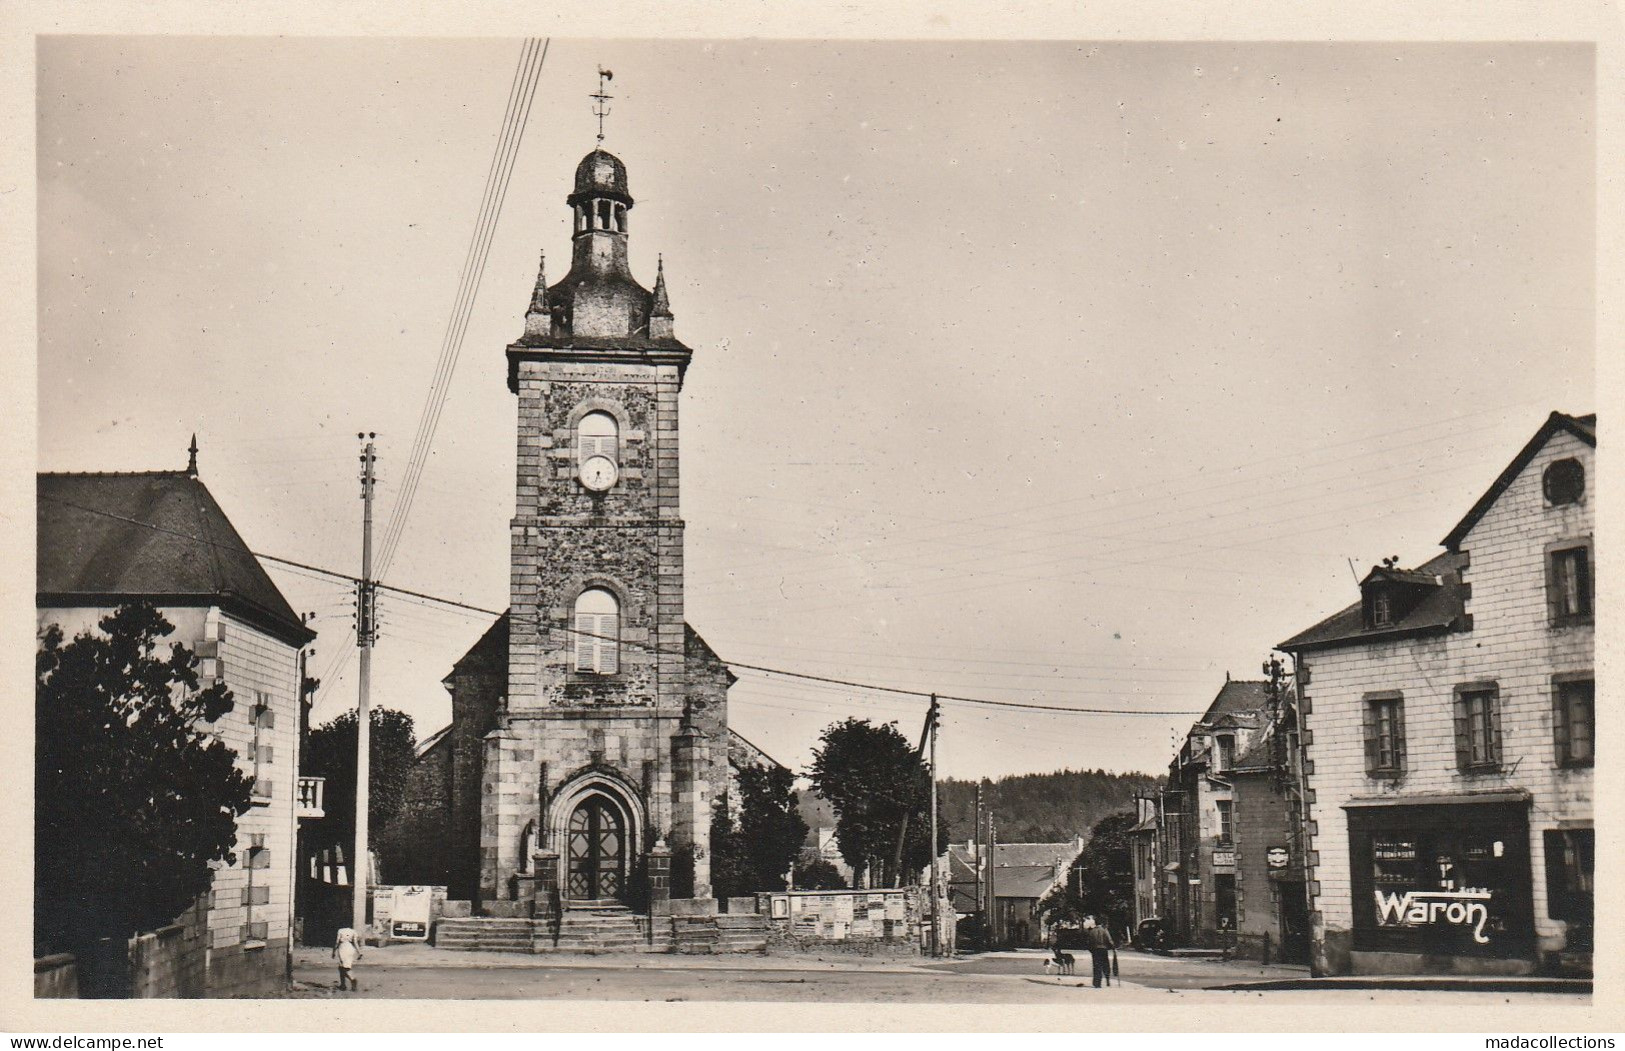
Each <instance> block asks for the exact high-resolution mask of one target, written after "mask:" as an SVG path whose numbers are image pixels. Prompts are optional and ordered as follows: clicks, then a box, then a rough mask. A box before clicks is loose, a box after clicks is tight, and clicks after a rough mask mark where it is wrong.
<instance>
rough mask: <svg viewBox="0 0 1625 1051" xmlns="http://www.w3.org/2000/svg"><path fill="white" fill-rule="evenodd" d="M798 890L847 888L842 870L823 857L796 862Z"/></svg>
mask: <svg viewBox="0 0 1625 1051" xmlns="http://www.w3.org/2000/svg"><path fill="white" fill-rule="evenodd" d="M796 889H797V890H846V889H847V888H846V880H844V879H842V878H841V870H840V869H838V868H836V867H835V866H834V865H832V864H830V863H829V862H828V861H825V860H824V859H823V858H811V859H805V860H802V861H800V862H798V863H797V864H796Z"/></svg>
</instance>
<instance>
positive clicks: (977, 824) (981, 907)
mask: <svg viewBox="0 0 1625 1051" xmlns="http://www.w3.org/2000/svg"><path fill="white" fill-rule="evenodd" d="M970 828H971V838H972V839H973V840H974V846H975V847H976V852H975V854H974V855H973V859H974V860H975V862H976V911H977V912H978V913H980V914H981V916H982V920H983V923H982V926H983V927H984V928H985V927H986V926H987V923H986V920H987V913H986V911H985V910H986V908H987V905H986V903H985V902H984V900H983V897H982V860H983V857H984V855H983V854H982V782H980V781H978V782H976V814H975V816H974V817H973V818H972V820H971V824H970Z"/></svg>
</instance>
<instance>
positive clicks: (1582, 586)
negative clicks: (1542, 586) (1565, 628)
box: [1546, 545, 1591, 624]
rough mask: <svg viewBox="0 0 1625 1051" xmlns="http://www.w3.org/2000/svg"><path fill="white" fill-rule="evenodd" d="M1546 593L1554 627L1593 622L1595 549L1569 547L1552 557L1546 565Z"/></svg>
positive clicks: (1556, 552) (1586, 546)
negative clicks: (1592, 568)
mask: <svg viewBox="0 0 1625 1051" xmlns="http://www.w3.org/2000/svg"><path fill="white" fill-rule="evenodd" d="M1546 593H1547V599H1548V601H1549V603H1550V605H1551V612H1552V623H1554V624H1574V623H1586V622H1588V621H1590V620H1591V548H1590V547H1589V546H1588V545H1577V546H1573V547H1565V548H1561V549H1558V550H1555V551H1552V552H1551V553H1550V555H1549V556H1548V560H1547V563H1546Z"/></svg>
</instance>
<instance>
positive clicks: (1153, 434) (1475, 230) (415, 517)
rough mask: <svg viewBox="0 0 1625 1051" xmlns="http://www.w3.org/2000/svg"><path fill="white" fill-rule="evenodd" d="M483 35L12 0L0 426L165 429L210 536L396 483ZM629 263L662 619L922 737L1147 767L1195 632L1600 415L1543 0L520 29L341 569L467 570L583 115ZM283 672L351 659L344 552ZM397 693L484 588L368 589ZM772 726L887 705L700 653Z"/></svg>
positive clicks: (65, 453)
mask: <svg viewBox="0 0 1625 1051" xmlns="http://www.w3.org/2000/svg"><path fill="white" fill-rule="evenodd" d="M519 53H520V41H518V40H432V39H409V40H408V39H401V40H387V39H365V40H361V39H344V38H325V39H298V38H275V39H272V38H230V39H228V38H211V39H203V38H173V37H171V38H162V37H141V38H133V37H132V38H119V37H43V38H41V39H40V44H39V49H38V60H39V65H38V104H39V125H38V155H37V156H38V187H39V213H38V243H39V259H38V267H39V269H38V279H39V286H38V287H39V302H38V315H39V316H38V321H39V334H40V336H39V348H38V362H37V365H38V371H37V374H38V419H39V435H38V438H39V444H38V460H39V467H40V469H42V470H151V469H164V468H180V467H182V466H184V464H185V462H186V460H185V457H186V445H187V442H188V440H189V438H190V437H191V435H192V433H193V432H194V431H195V432H196V433H197V435H198V441H199V445H200V446H201V454H200V457H199V460H200V466H201V474H202V477H203V479H204V481H205V482H206V483H207V484H208V485H209V487H210V489H211V491H212V492H213V493H214V494H215V496H216V498H217V499H218V500H219V501H220V502H221V504H222V505H223V507H224V508H225V510H226V512H227V513H228V514H229V515H230V517H231V518H232V520H233V522H234V523H235V524H236V526H237V528H238V530H239V531H240V532H241V533H242V534H243V536H244V537H245V538H246V540H247V541H248V543H249V544H250V545H251V546H252V547H253V549H254V550H256V551H259V552H263V553H268V554H274V555H279V556H282V557H285V558H290V559H294V560H298V561H301V562H307V563H310V564H313V565H318V566H325V567H331V568H334V569H337V570H341V571H345V572H352V573H353V572H357V571H358V567H359V561H360V537H361V505H360V501H359V499H358V495H359V485H358V482H357V478H356V475H357V470H358V467H359V465H358V463H357V459H356V456H357V451H358V450H357V445H356V438H355V436H356V433H357V432H359V431H369V432H376V433H377V434H378V435H379V438H378V445H379V470H380V474H381V479H382V480H381V484H380V492H379V519H380V523H381V524H382V523H384V522H387V521H388V519H389V517H390V515H391V513H392V508H393V507H394V501H395V499H396V497H397V496H398V494H399V492H400V480H401V474H402V472H403V470H404V468H405V464H406V460H407V457H408V454H409V451H410V447H411V443H412V437H413V435H414V433H415V432H416V429H417V423H418V418H419V415H420V413H421V411H422V409H423V405H424V401H425V398H426V396H427V394H428V390H429V385H430V380H431V378H432V376H433V373H434V369H435V362H436V359H437V356H438V354H439V350H440V346H441V341H442V336H443V334H444V332H445V328H446V325H447V321H448V318H449V317H450V316H451V313H452V306H453V300H454V296H455V293H456V290H457V287H458V283H459V278H460V275H461V272H462V268H463V264H464V259H465V253H466V250H467V245H468V241H469V237H470V235H471V233H472V232H473V230H474V227H475V219H476V216H477V213H478V210H479V206H480V199H481V194H482V191H483V188H484V184H485V178H486V173H487V170H488V168H489V166H490V163H491V158H492V154H493V150H494V148H495V146H496V143H497V139H498V135H499V133H500V129H501V125H502V119H503V113H504V106H505V103H506V100H507V96H508V92H509V88H510V84H511V81H512V78H513V72H514V68H515V65H516V63H517V60H518V57H519ZM598 65H603V66H605V67H608V68H609V69H612V70H613V71H614V73H615V79H614V81H613V83H612V85H611V91H612V93H613V94H614V95H615V96H616V98H615V99H614V101H613V102H612V103H611V106H612V112H611V114H610V116H609V118H608V120H607V122H606V127H607V135H606V140H605V143H604V145H605V147H606V148H608V149H610V150H611V151H613V152H615V153H616V154H617V156H619V157H620V158H621V159H622V160H623V161H625V163H626V165H627V167H628V171H629V179H630V184H631V191H632V194H633V196H634V197H635V198H636V202H637V203H636V206H635V208H634V211H633V213H632V216H631V220H632V221H631V237H630V250H631V260H632V266H633V270H634V272H635V273H636V274H637V275H638V276H639V277H640V278H641V279H642V280H643V283H644V284H645V285H651V284H652V283H653V277H654V269H655V260H656V256H657V254H658V255H659V256H661V257H662V258H663V259H664V263H665V271H666V278H667V283H668V286H669V289H670V297H671V303H672V309H673V312H674V314H675V315H676V330H677V335H678V337H679V338H681V339H682V340H684V341H685V342H686V343H687V344H688V345H689V346H691V347H693V348H694V363H693V365H692V367H691V368H690V370H689V372H688V377H687V381H686V386H685V389H684V393H683V400H682V410H681V411H682V421H681V426H682V450H683V463H682V472H683V475H682V510H683V516H684V519H685V520H686V522H687V548H686V557H687V579H686V583H687V588H686V604H687V617H688V620H689V622H690V623H691V624H692V625H693V626H694V627H695V628H696V629H698V630H699V631H700V632H701V633H702V634H703V635H704V636H705V637H706V639H707V640H708V641H709V642H710V644H711V645H712V647H713V648H715V649H716V650H717V651H718V652H719V653H720V654H722V655H723V656H724V657H725V658H727V659H731V660H733V661H738V662H743V663H749V664H758V665H764V666H770V667H775V668H783V669H788V670H793V671H800V672H806V673H810V674H814V675H823V676H828V677H832V678H841V679H849V680H858V681H863V682H868V683H875V684H880V685H886V686H893V687H899V688H904V689H914V690H921V691H932V690H935V691H938V692H942V693H948V694H956V695H964V696H970V697H980V698H987V699H992V700H1005V701H1024V702H1029V703H1036V704H1044V705H1054V706H1059V707H1065V708H1107V709H1115V710H1129V711H1133V712H1147V713H1172V714H1161V715H1158V714H1150V715H1094V714H1084V713H1045V712H1037V711H1023V710H1014V709H1005V710H1000V709H995V708H990V707H985V706H975V705H968V704H963V703H958V702H951V703H948V704H947V705H946V706H945V713H944V721H943V727H942V734H941V738H940V756H941V760H942V769H943V772H944V773H945V774H946V775H949V776H956V777H978V776H997V775H1000V774H1006V773H1014V772H1025V771H1043V770H1050V769H1057V768H1063V767H1072V768H1095V767H1100V768H1105V769H1110V770H1122V771H1129V770H1144V771H1157V770H1160V769H1163V768H1165V767H1166V764H1167V762H1168V759H1169V758H1170V756H1171V754H1172V741H1173V739H1174V736H1175V734H1176V733H1182V732H1183V730H1184V729H1185V728H1186V727H1187V726H1188V725H1189V723H1190V722H1191V719H1192V713H1195V712H1199V711H1200V710H1201V709H1202V708H1203V707H1205V705H1206V704H1207V703H1208V701H1210V700H1211V698H1212V697H1213V695H1214V694H1215V693H1216V692H1217V690H1218V689H1219V688H1220V686H1222V684H1223V682H1224V679H1225V676H1226V674H1227V673H1230V674H1233V675H1235V676H1236V677H1238V678H1248V677H1257V676H1258V672H1259V665H1260V663H1261V661H1262V660H1263V659H1264V658H1265V657H1266V656H1267V655H1268V653H1269V651H1270V648H1271V647H1272V646H1273V645H1274V644H1275V643H1278V642H1280V641H1281V640H1283V639H1285V638H1286V637H1288V636H1289V635H1291V634H1293V633H1295V632H1297V631H1298V630H1301V629H1302V628H1304V627H1307V626H1308V625H1310V624H1312V623H1314V622H1315V621H1317V620H1319V619H1321V618H1322V617H1324V616H1326V615H1328V614H1330V613H1332V612H1335V611H1336V610H1337V609H1339V608H1341V607H1342V606H1344V605H1346V604H1347V603H1349V602H1350V601H1352V600H1353V599H1354V598H1355V597H1356V592H1355V589H1354V577H1353V576H1351V569H1352V572H1353V573H1354V574H1356V575H1362V574H1363V573H1364V571H1365V569H1366V568H1368V567H1369V566H1370V565H1371V564H1373V563H1376V562H1377V561H1379V560H1380V559H1382V558H1384V557H1387V556H1390V555H1397V556H1398V557H1399V558H1400V560H1401V562H1403V563H1405V564H1407V565H1409V564H1415V563H1418V562H1421V561H1423V560H1425V559H1427V558H1429V557H1431V556H1432V555H1433V554H1435V553H1436V552H1437V550H1438V542H1439V539H1440V538H1441V537H1443V536H1444V535H1445V533H1446V532H1448V531H1449V529H1450V528H1451V526H1453V525H1454V524H1455V522H1456V521H1457V520H1458V519H1459V518H1460V517H1461V516H1462V515H1463V514H1465V513H1466V511H1467V509H1468V507H1469V506H1470V505H1471V503H1472V502H1473V500H1474V499H1476V498H1477V496H1478V495H1479V494H1480V493H1482V492H1483V491H1484V490H1485V489H1486V488H1487V487H1488V485H1489V483H1490V481H1491V480H1492V479H1493V478H1494V476H1495V475H1496V474H1497V473H1498V472H1499V470H1500V469H1501V468H1502V467H1503V466H1504V465H1505V464H1506V462H1507V461H1509V460H1510V459H1511V458H1512V456H1513V455H1514V454H1515V453H1516V451H1517V450H1518V448H1519V447H1520V446H1521V445H1522V443H1523V442H1524V441H1525V440H1527V438H1528V437H1529V436H1530V435H1531V434H1533V432H1534V431H1535V429H1536V428H1537V427H1538V426H1539V424H1540V422H1541V421H1542V420H1543V419H1544V418H1545V416H1546V414H1547V413H1548V412H1550V411H1552V410H1554V409H1556V410H1560V411H1565V412H1573V413H1583V412H1589V411H1592V410H1594V408H1595V404H1594V402H1595V393H1594V382H1595V381H1594V374H1593V360H1594V358H1593V355H1594V349H1595V336H1594V325H1595V320H1596V319H1595V307H1594V301H1595V296H1596V278H1595V254H1596V248H1597V245H1596V238H1595V233H1594V230H1595V223H1596V212H1595V193H1596V183H1595V175H1594V169H1595V163H1596V155H1595V145H1594V133H1595V127H1594V123H1595V122H1594V110H1595V104H1596V98H1595V92H1594V87H1593V56H1592V50H1591V48H1590V47H1589V46H1588V45H1579V44H1544V45H1540V44H1450V45H1438V44H1347V43H1330V44H1261V43H1252V44H1226V43H1188V44H1186V43H1142V44H1123V43H1091V42H1079V43H1067V42H1040V43H991V42H989V43H980V42H955V43H941V42H938V43H906V42H894V43H878V42H877V43H864V42H838V43H837V42H819V41H779V42H774V41H715V42H703V41H670V42H639V41H628V40H612V41H583V40H554V41H552V42H551V44H550V46H549V51H548V57H547V61H546V65H545V67H544V69H543V72H542V76H541V78H540V81H539V84H538V87H537V89H536V96H535V102H534V106H533V108H532V110H531V112H530V116H529V120H528V124H527V130H526V133H525V138H524V140H523V144H522V147H521V149H520V151H519V154H518V157H517V160H516V163H515V165H514V168H513V172H512V178H511V183H510V186H509V190H508V194H507V197H506V198H505V202H504V206H503V210H502V214H501V218H500V222H499V224H498V226H497V229H496V232H495V236H494V240H493V243H492V247H491V252H490V257H489V261H488V263H487V266H486V269H485V272H484V276H483V279H482V282H481V285H480V291H479V295H478V298H477V300H476V302H475V306H474V310H473V314H472V319H471V322H470V324H469V327H468V330H467V333H466V337H465V340H464V342H463V349H462V352H461V355H460V357H459V359H458V363H457V367H456V370H455V372H454V374H453V377H452V380H451V384H450V391H449V395H448V399H447V402H446V407H445V410H444V415H443V417H442V419H441V423H440V427H439V430H438V434H437V438H436V441H435V443H434V446H433V452H432V456H431V459H430V463H429V465H428V468H427V470H426V472H425V474H424V477H423V482H422V485H421V487H420V490H419V493H418V496H417V499H416V502H415V504H414V505H413V508H412V512H411V515H410V516H409V517H408V519H407V523H406V526H405V531H404V533H403V537H402V541H401V545H400V551H399V554H398V555H397V556H396V558H395V560H394V562H393V563H392V565H391V568H390V572H389V574H388V576H387V577H386V583H390V584H394V585H397V586H399V587H403V588H408V589H413V590H417V591H422V592H427V593H430V594H434V595H440V596H444V597H447V598H452V599H455V600H458V601H461V602H465V603H469V604H473V605H476V606H481V607H486V608H501V607H503V606H504V605H505V604H506V600H507V592H508V542H509V540H508V521H509V518H510V517H511V515H512V513H513V478H514V469H515V468H514V448H515V441H514V401H513V396H512V395H511V394H510V393H509V392H508V390H507V387H506V362H505V359H504V356H503V351H504V349H505V347H506V346H507V344H508V343H510V342H511V341H512V340H513V339H515V338H516V337H517V336H518V335H519V334H520V332H521V330H522V326H523V313H524V310H525V307H526V305H527V304H528V302H529V297H530V290H531V286H532V284H533V282H534V280H535V275H536V266H537V257H538V253H539V252H541V251H543V250H545V251H546V252H547V253H548V255H549V257H550V261H551V263H550V265H551V266H552V268H553V269H552V270H550V275H551V276H552V278H553V279H554V280H557V277H558V276H560V275H562V273H563V270H564V269H565V268H566V267H567V260H568V252H569V210H568V208H567V207H566V205H565V203H564V198H565V196H566V194H567V193H568V192H569V190H570V185H569V183H570V178H571V175H572V173H573V171H574V168H575V164H576V162H577V161H578V160H579V159H580V157H581V156H582V155H583V154H584V153H585V152H587V151H588V150H590V149H591V148H592V147H593V145H594V132H595V128H596V121H595V118H594V117H593V116H592V113H591V111H590V100H589V99H588V97H587V96H588V95H589V94H590V93H591V92H592V91H594V90H595V89H596V86H597V79H596V76H595V70H596V68H597V66H598ZM272 574H273V577H274V578H275V579H276V580H277V582H278V584H279V585H280V586H281V587H282V588H283V590H284V592H285V593H286V594H287V596H288V598H289V600H290V602H292V604H293V605H294V607H295V608H296V609H298V610H300V611H307V610H308V611H312V612H314V613H315V614H316V617H317V619H316V621H315V626H316V627H317V628H318V629H319V631H320V637H319V638H318V640H317V642H316V648H317V655H316V658H315V660H314V663H313V666H314V668H315V669H316V672H317V673H318V674H321V675H322V677H323V679H324V685H323V689H322V692H321V694H320V696H319V699H318V705H317V709H316V712H315V717H316V719H317V720H318V721H322V720H325V719H328V718H332V717H333V716H335V715H337V714H338V713H339V712H341V711H342V710H344V708H345V707H346V706H350V705H353V704H354V703H355V694H356V682H355V663H356V662H355V659H354V647H353V645H350V644H349V640H348V635H347V632H348V629H349V626H350V621H351V610H350V605H349V600H350V592H349V589H348V586H347V585H345V584H343V583H335V582H332V581H330V580H324V579H321V578H319V577H316V576H312V575H311V574H308V573H303V572H300V571H295V570H289V569H285V568H276V567H273V568H272ZM381 601H382V638H381V640H380V643H379V645H378V648H377V649H376V650H375V657H374V664H373V667H374V672H373V699H374V703H376V704H383V705H387V706H390V707H395V708H399V709H401V710H403V711H406V712H407V713H409V714H410V715H412V716H413V718H414V720H415V721H416V724H417V727H418V730H419V734H420V736H427V735H428V734H429V733H432V732H433V731H434V730H436V729H438V728H439V727H440V726H442V725H444V724H445V722H447V721H448V720H449V718H450V705H449V702H448V699H447V695H446V693H445V691H444V689H443V688H442V686H441V685H440V680H441V678H442V677H443V676H444V675H445V674H446V673H447V671H448V670H449V669H450V667H451V664H452V662H453V661H455V660H456V659H457V657H459V656H460V655H461V654H462V653H463V652H464V651H465V650H466V649H467V648H468V647H469V646H470V645H471V644H472V643H473V642H474V641H475V640H476V639H477V638H478V637H479V635H480V633H481V632H482V631H483V630H484V628H485V627H486V626H487V624H488V622H489V618H486V617H482V616H481V615H478V614H471V613H468V612H466V611H455V610H451V609H447V608H443V607H435V606H433V605H432V604H426V603H423V602H420V601H416V600H411V599H407V598H402V597H399V596H393V595H386V596H385V597H384V598H383V599H382V600H381ZM739 674H740V681H739V683H738V684H737V685H736V686H735V687H734V689H733V693H732V703H731V706H730V718H731V722H732V724H733V726H734V727H735V728H736V729H737V730H739V731H740V732H741V733H742V734H744V735H745V736H746V737H748V738H750V739H751V740H752V741H754V742H755V743H756V744H758V745H760V746H761V747H763V748H764V749H766V750H767V751H768V752H769V753H770V754H772V755H774V756H775V757H776V758H778V759H780V760H781V761H783V762H785V763H787V764H790V765H792V766H797V767H799V766H802V765H803V764H805V763H806V762H807V761H808V758H809V754H810V752H809V750H810V748H811V747H813V746H814V745H815V744H816V740H817V736H818V734H819V732H820V731H821V730H822V729H823V728H824V727H825V726H827V725H828V724H829V723H831V722H833V721H836V720H839V719H842V718H845V717H846V716H848V715H858V716H864V717H870V718H876V719H880V720H897V721H898V722H899V725H900V727H901V728H902V729H903V730H904V732H905V733H907V734H909V735H910V736H913V735H914V734H915V733H917V729H918V726H919V723H920V720H921V719H922V717H923V714H924V708H925V701H924V699H923V698H914V697H907V696H901V695H896V694H886V693H879V692H874V691H868V690H859V689H853V688H849V687H837V686H830V685H821V684H813V683H805V682H800V683H798V682H796V681H794V680H790V679H786V678H784V677H777V676H769V675H764V674H762V673H758V672H752V671H745V670H741V671H740V673H739Z"/></svg>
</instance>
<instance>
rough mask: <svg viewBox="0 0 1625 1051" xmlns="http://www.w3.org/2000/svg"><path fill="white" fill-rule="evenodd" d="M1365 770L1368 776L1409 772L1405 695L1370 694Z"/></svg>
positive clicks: (1367, 697)
mask: <svg viewBox="0 0 1625 1051" xmlns="http://www.w3.org/2000/svg"><path fill="white" fill-rule="evenodd" d="M1365 772H1366V775H1367V776H1368V777H1399V776H1401V775H1403V774H1404V772H1405V698H1404V696H1403V695H1402V694H1400V693H1397V692H1387V693H1369V694H1366V697H1365Z"/></svg>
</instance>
